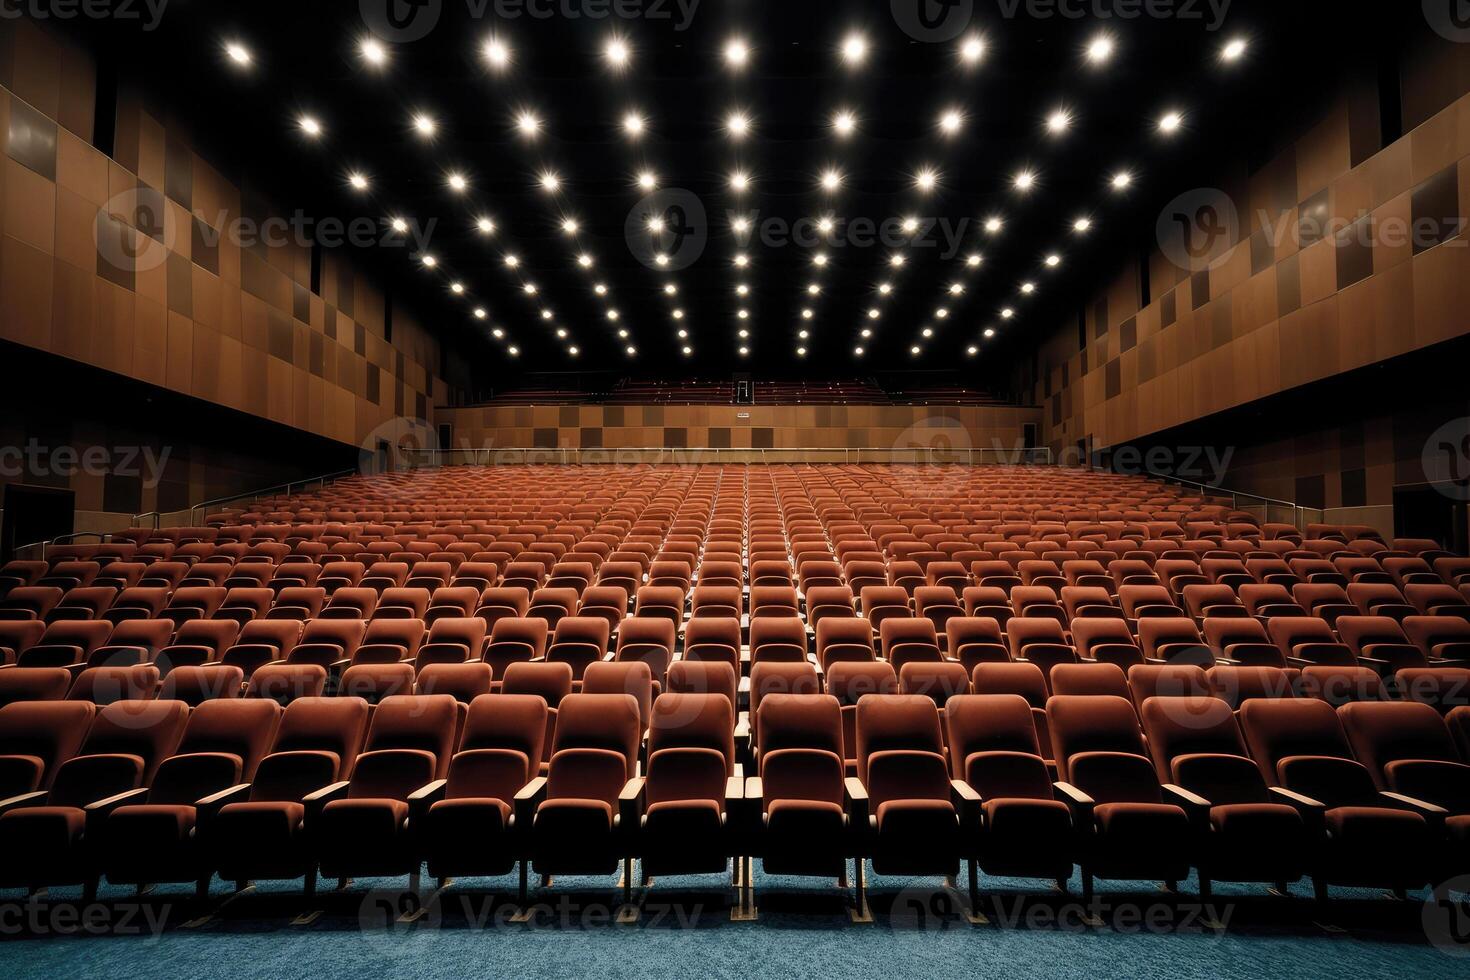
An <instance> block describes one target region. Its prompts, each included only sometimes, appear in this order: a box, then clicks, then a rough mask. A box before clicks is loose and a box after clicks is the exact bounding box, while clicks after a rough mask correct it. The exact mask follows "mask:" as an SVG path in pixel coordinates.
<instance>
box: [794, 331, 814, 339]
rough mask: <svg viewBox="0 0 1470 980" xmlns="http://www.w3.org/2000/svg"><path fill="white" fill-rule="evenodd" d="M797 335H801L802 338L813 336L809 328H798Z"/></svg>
mask: <svg viewBox="0 0 1470 980" xmlns="http://www.w3.org/2000/svg"><path fill="white" fill-rule="evenodd" d="M796 336H798V337H800V338H801V339H802V340H806V339H807V338H808V337H810V336H811V333H810V331H807V330H798V331H796Z"/></svg>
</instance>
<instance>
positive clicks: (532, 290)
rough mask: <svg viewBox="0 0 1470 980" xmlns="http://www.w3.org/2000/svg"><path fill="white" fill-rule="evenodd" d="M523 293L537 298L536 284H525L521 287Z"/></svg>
mask: <svg viewBox="0 0 1470 980" xmlns="http://www.w3.org/2000/svg"><path fill="white" fill-rule="evenodd" d="M521 291H522V292H524V293H525V294H526V295H527V296H535V295H536V284H535V283H534V282H528V283H525V284H524V285H522V286H521Z"/></svg>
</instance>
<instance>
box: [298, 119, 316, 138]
mask: <svg viewBox="0 0 1470 980" xmlns="http://www.w3.org/2000/svg"><path fill="white" fill-rule="evenodd" d="M296 125H298V126H300V127H301V131H302V132H303V133H305V134H306V135H307V136H320V135H321V134H322V124H321V123H320V122H318V121H317V119H316V117H315V116H302V117H301V118H300V119H298V120H296Z"/></svg>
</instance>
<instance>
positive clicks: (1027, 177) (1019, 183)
mask: <svg viewBox="0 0 1470 980" xmlns="http://www.w3.org/2000/svg"><path fill="white" fill-rule="evenodd" d="M1011 183H1012V184H1013V185H1014V186H1015V188H1016V190H1018V191H1029V190H1030V189H1031V188H1032V187H1034V186H1035V185H1036V174H1034V173H1032V172H1031V171H1030V170H1022V171H1021V172H1020V173H1018V174H1016V176H1015V178H1014V179H1013V180H1012V181H1011Z"/></svg>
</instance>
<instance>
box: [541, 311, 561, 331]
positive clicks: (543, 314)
mask: <svg viewBox="0 0 1470 980" xmlns="http://www.w3.org/2000/svg"><path fill="white" fill-rule="evenodd" d="M555 318H556V314H555V313H553V312H551V311H550V310H547V309H543V310H542V311H541V319H543V320H553V319H555ZM556 335H557V336H558V337H565V336H566V335H567V332H566V331H565V330H558V331H557V332H556Z"/></svg>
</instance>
